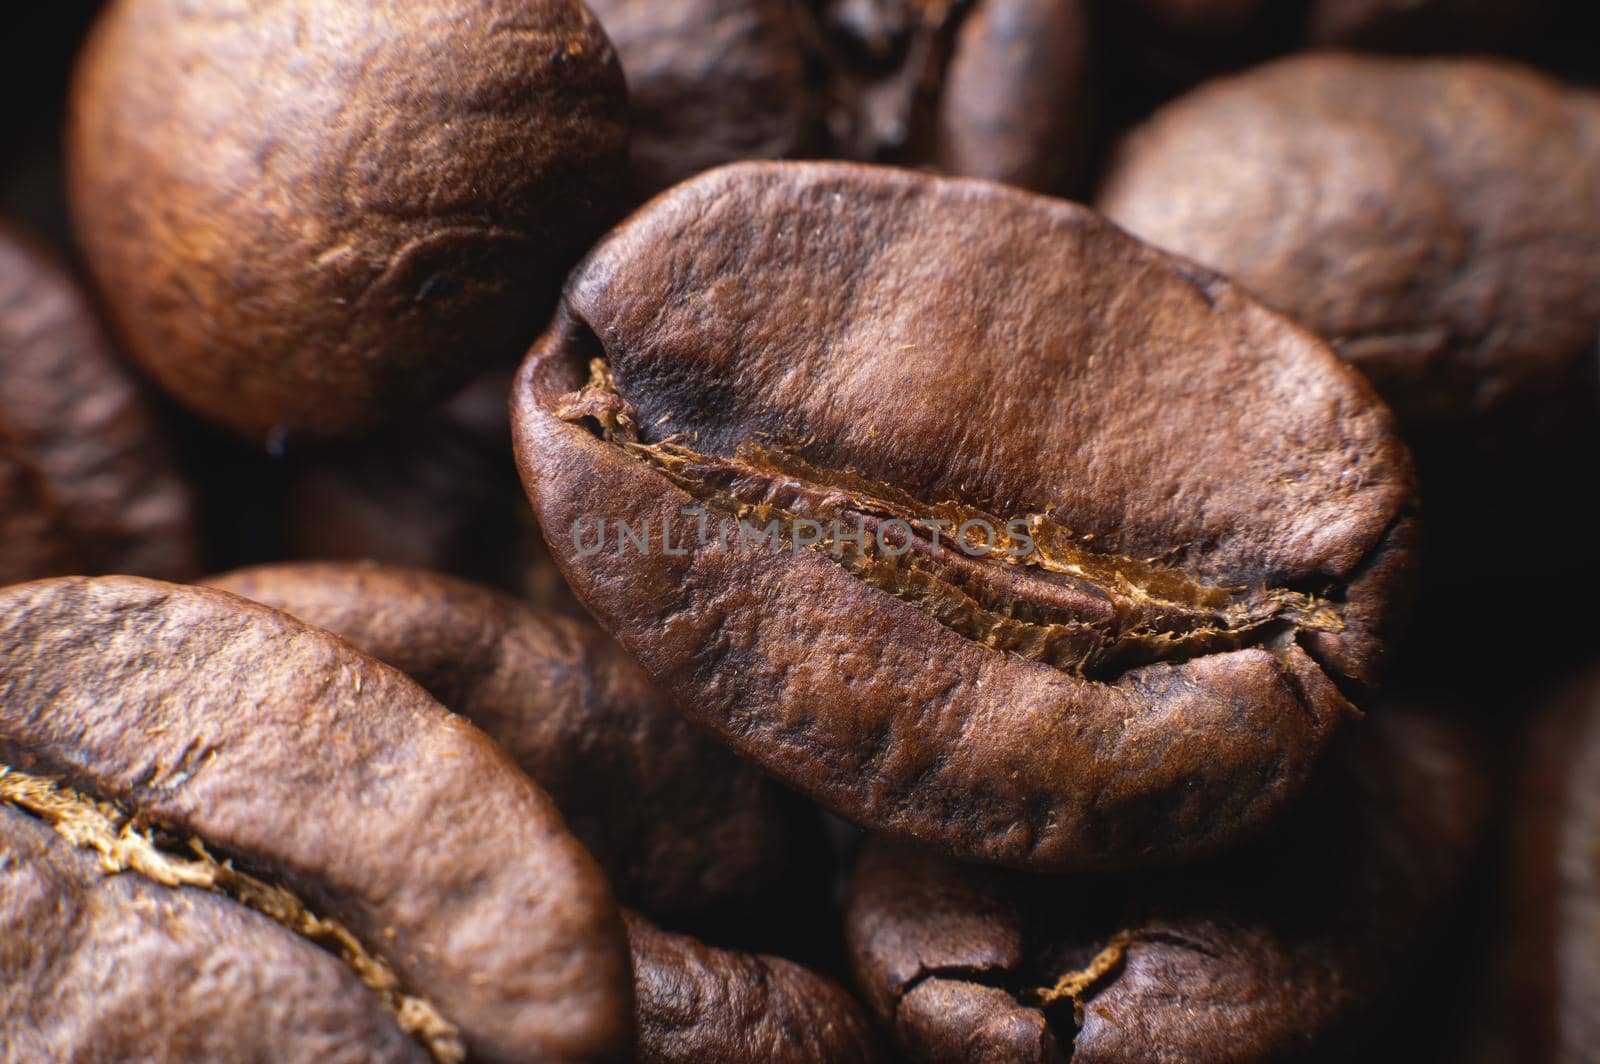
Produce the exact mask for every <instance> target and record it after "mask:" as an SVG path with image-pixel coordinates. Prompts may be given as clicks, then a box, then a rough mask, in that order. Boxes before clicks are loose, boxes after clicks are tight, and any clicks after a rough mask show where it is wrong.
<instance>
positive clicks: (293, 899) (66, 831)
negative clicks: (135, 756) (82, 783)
mask: <svg viewBox="0 0 1600 1064" xmlns="http://www.w3.org/2000/svg"><path fill="white" fill-rule="evenodd" d="M0 803H3V804H5V805H9V806H11V807H12V808H15V809H18V810H21V811H22V812H24V813H27V814H30V815H32V816H34V817H36V818H38V819H40V820H43V821H45V822H46V823H48V824H49V825H50V826H51V827H52V828H54V829H55V831H56V833H57V834H58V835H60V836H61V837H62V838H63V839H65V840H66V841H67V842H69V843H71V844H72V845H74V846H78V847H82V848H84V849H90V850H93V851H95V852H96V853H97V854H99V858H100V860H99V864H100V868H101V870H102V871H104V872H105V873H106V874H107V875H117V874H120V873H122V872H134V873H137V874H138V875H141V876H144V877H145V878H146V879H149V880H152V881H153V882H156V883H159V884H161V885H162V886H166V887H194V888H197V889H200V890H206V891H211V892H213V893H217V894H222V895H225V896H226V897H229V898H231V899H233V900H234V901H236V902H238V903H239V904H241V905H243V906H245V907H246V908H248V909H251V910H253V911H255V912H258V913H260V914H261V915H263V916H265V917H267V918H268V919H270V920H272V921H273V922H274V923H276V924H278V925H279V926H281V927H284V928H286V929H288V930H289V931H291V932H293V933H294V934H296V935H299V936H300V937H301V938H304V939H307V940H308V941H310V942H312V943H314V944H316V945H317V946H320V947H321V948H323V949H325V950H327V951H328V952H330V953H332V954H334V955H336V956H337V957H339V959H340V960H342V961H343V962H344V963H345V964H346V965H347V966H348V967H349V968H350V969H351V971H353V972H355V974H356V977H357V978H359V979H360V980H361V983H362V985H363V986H365V987H366V988H367V989H368V990H370V991H372V992H373V993H374V994H376V995H377V996H378V998H379V999H380V1000H381V1001H382V1002H383V1004H384V1006H385V1007H386V1008H387V1009H388V1010H389V1011H390V1012H391V1013H392V1014H393V1015H394V1018H395V1022H396V1024H398V1025H399V1027H400V1029H401V1030H403V1031H405V1032H406V1033H407V1034H409V1035H411V1036H412V1037H413V1038H415V1039H416V1040H417V1041H418V1042H420V1043H421V1044H422V1045H423V1046H424V1048H426V1049H427V1050H428V1053H429V1054H430V1055H431V1056H432V1057H433V1059H434V1060H436V1061H438V1062H439V1064H461V1062H463V1061H465V1060H466V1046H465V1045H464V1043H463V1042H462V1040H461V1033H460V1032H459V1031H458V1030H457V1029H456V1027H455V1025H454V1024H452V1023H450V1021H449V1020H447V1019H445V1018H444V1016H443V1015H441V1014H440V1012H439V1010H438V1009H437V1008H435V1007H434V1006H433V1005H432V1004H431V1003H430V1002H428V1001H426V1000H425V999H423V998H420V997H416V996H414V995H411V994H407V993H405V992H404V991H403V990H402V989H401V987H400V980H399V978H398V977H397V976H396V975H395V973H394V969H393V968H391V967H390V966H389V963H388V962H387V961H385V960H384V959H383V958H382V957H381V956H379V955H377V954H376V953H373V952H372V951H371V950H369V949H368V948H367V947H366V946H365V945H363V944H362V943H361V941H360V940H359V939H357V938H356V936H355V935H353V934H351V933H350V931H349V930H348V929H347V928H345V927H344V926H343V925H341V924H339V923H338V922H337V921H334V920H329V919H326V918H324V917H321V916H318V915H316V914H315V913H313V912H312V911H311V910H310V909H309V908H307V907H306V904H305V902H303V901H302V900H301V899H300V898H299V897H298V896H297V895H295V893H294V892H293V891H290V890H289V889H288V888H286V887H283V886H280V885H278V884H275V883H270V882H268V881H266V880H264V879H259V878H257V877H256V876H253V875H251V874H249V873H247V872H243V871H240V870H239V869H238V868H235V867H234V865H233V863H232V862H231V861H219V860H217V858H215V857H214V856H212V855H211V853H210V852H209V851H208V850H207V848H206V846H205V843H204V842H203V841H201V840H200V839H198V838H190V839H188V840H187V846H186V847H185V844H184V842H183V841H182V840H181V839H180V838H179V837H178V836H176V835H175V834H173V833H172V832H170V831H166V830H164V829H162V828H160V827H159V826H156V825H151V824H147V823H144V822H143V821H142V819H141V818H140V817H137V816H134V815H130V814H129V813H128V812H126V811H125V810H123V809H121V808H120V807H118V806H117V805H116V804H115V803H113V802H107V801H102V800H100V799H97V798H94V797H92V796H90V795H87V794H84V793H82V792H80V791H77V790H73V789H72V788H70V787H66V786H63V785H62V784H60V783H58V782H56V781H54V780H50V779H47V778H45V777H42V776H35V775H32V774H30V773H26V772H19V771H18V770H16V769H14V768H12V767H11V766H9V765H0ZM185 848H187V849H188V850H190V851H191V852H192V853H193V856H184V855H183V853H182V851H183V849H185Z"/></svg>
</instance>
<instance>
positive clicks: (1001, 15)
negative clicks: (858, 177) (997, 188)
mask: <svg viewBox="0 0 1600 1064" xmlns="http://www.w3.org/2000/svg"><path fill="white" fill-rule="evenodd" d="M1085 6H1086V5H1085V4H1084V3H1083V2H1082V0H980V2H977V3H970V4H968V3H961V4H954V3H930V4H922V3H910V4H906V3H896V2H888V3H879V2H874V0H868V2H864V3H863V2H857V0H821V2H819V3H816V4H814V5H812V6H811V8H809V9H807V8H801V9H799V10H803V11H807V12H809V14H810V17H809V18H807V19H805V20H804V21H803V24H802V25H803V29H804V30H805V39H806V40H807V41H808V42H809V43H810V45H811V47H812V49H813V52H814V58H813V65H814V66H815V67H816V68H817V69H818V71H819V72H820V73H819V78H820V80H821V83H822V85H821V93H822V108H823V111H824V115H825V119H826V122H827V126H828V131H829V137H830V140H831V142H832V149H833V153H834V154H836V155H838V156H841V157H843V158H847V159H856V160H861V161H864V162H892V163H899V164H903V165H919V166H929V165H937V166H938V167H939V168H940V169H942V170H944V171H946V172H948V173H952V174H956V175H961V176H971V177H986V178H991V179H994V180H1000V181H1008V182H1012V183H1015V184H1019V185H1023V186H1025V187H1028V188H1034V189H1038V190H1040V191H1062V190H1063V189H1064V187H1065V186H1067V185H1068V184H1070V182H1071V181H1072V180H1073V179H1074V178H1075V177H1076V176H1077V175H1078V173H1079V171H1080V170H1081V168H1082V162H1083V154H1084V151H1085V149H1086V144H1087V133H1088V131H1089V127H1090V116H1091V112H1092V108H1091V107H1089V106H1088V96H1089V93H1088V85H1087V80H1086V78H1085V76H1084V75H1085V69H1086V66H1087V58H1088V53H1089V33H1088V18H1087V13H1086V11H1085Z"/></svg>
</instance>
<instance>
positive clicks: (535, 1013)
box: [0, 577, 630, 1061]
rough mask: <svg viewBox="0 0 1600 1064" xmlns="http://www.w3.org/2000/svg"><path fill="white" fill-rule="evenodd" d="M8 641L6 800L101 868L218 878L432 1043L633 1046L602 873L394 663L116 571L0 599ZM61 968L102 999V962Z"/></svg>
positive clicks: (548, 807)
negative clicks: (335, 958)
mask: <svg viewBox="0 0 1600 1064" xmlns="http://www.w3.org/2000/svg"><path fill="white" fill-rule="evenodd" d="M0 647H3V648H4V653H3V655H0V692H3V697H0V762H3V763H4V764H5V765H6V766H7V768H8V771H7V773H6V774H5V775H3V776H0V795H3V796H4V798H5V801H6V802H7V804H10V805H12V806H13V807H15V808H18V809H20V810H21V811H23V812H28V813H31V814H33V815H35V816H39V817H42V818H43V819H45V820H47V821H49V822H51V823H52V824H53V825H54V826H55V827H56V830H57V831H58V832H60V833H61V834H62V835H63V837H64V838H66V839H67V840H68V841H71V842H73V843H75V844H76V845H78V846H87V847H90V848H93V849H95V850H97V851H98V852H99V854H100V857H101V859H102V865H103V866H104V867H105V868H106V869H107V870H108V871H109V870H112V869H126V870H127V871H128V872H129V873H131V874H138V875H143V876H145V877H146V878H150V879H152V880H155V881H157V882H160V883H162V884H163V885H165V886H168V887H177V886H193V887H199V888H205V889H208V890H212V891H216V892H218V893H219V894H222V895H225V896H227V897H229V898H232V899H233V900H234V901H237V902H242V903H244V904H245V905H247V906H248V907H249V908H253V909H256V910H257V911H258V912H263V913H264V914H266V915H268V916H271V917H273V918H274V919H276V920H277V921H278V922H279V923H282V924H284V925H285V926H286V927H290V928H292V929H294V930H295V931H297V932H298V933H300V934H302V935H304V936H306V937H309V938H312V939H314V940H316V941H318V942H319V943H320V944H322V945H324V946H325V947H326V948H330V949H333V950H335V952H337V953H339V954H340V955H341V956H343V957H344V958H345V960H346V961H347V963H349V964H350V965H351V967H352V968H354V969H355V970H356V971H357V974H358V975H361V976H362V980H363V982H365V983H366V984H367V986H368V987H369V988H373V989H374V990H375V992H378V993H379V994H380V996H381V997H382V998H383V1000H384V1001H385V1002H386V1003H387V1004H388V1005H389V1006H390V1007H391V1008H393V1009H394V1010H395V1012H396V1014H397V1022H398V1023H399V1024H400V1025H401V1026H402V1027H404V1028H405V1029H408V1030H411V1031H413V1032H415V1033H417V1034H418V1036H419V1038H422V1039H423V1040H425V1041H426V1042H427V1043H428V1044H429V1045H430V1047H431V1048H433V1050H434V1052H435V1055H436V1057H438V1058H439V1059H441V1060H448V1059H459V1057H460V1049H461V1047H462V1046H464V1047H465V1049H466V1050H467V1051H469V1052H470V1053H471V1054H472V1057H473V1058H474V1059H481V1060H491V1061H521V1060H602V1059H606V1060H609V1059H616V1058H619V1057H621V1056H622V1055H624V1053H625V1051H626V1048H627V1045H628V1042H629V1033H630V1030H629V1005H630V998H629V988H628V978H629V976H628V965H627V958H626V953H625V943H624V940H623V930H622V926H621V922H620V920H619V918H618V914H617V910H616V908H615V905H614V903H613V902H612V900H611V896H610V891H609V889H608V887H607V885H606V883H605V880H604V878H603V876H602V875H601V873H600V870H599V869H598V868H597V867H596V866H595V864H594V862H593V861H592V859H591V858H590V857H589V855H588V854H587V853H586V852H584V850H583V848H582V847H581V846H580V845H579V844H578V842H577V841H576V840H575V839H573V838H572V836H570V835H569V834H568V833H567V831H566V829H565V828H564V827H563V825H562V822H561V818H560V815H559V814H558V813H557V812H556V810H555V807H554V806H553V805H552V804H551V803H550V800H549V799H548V798H546V797H545V795H544V793H543V792H542V791H540V790H539V789H538V788H537V787H535V786H534V785H533V784H532V783H531V782H530V781H528V779H527V778H526V777H525V776H524V775H523V774H522V773H521V772H519V771H518V770H517V769H516V767H515V766H514V765H513V764H512V763H511V762H510V760H509V759H508V758H507V757H506V756H505V754H504V753H503V752H502V751H501V750H500V749H499V748H498V747H496V746H495V745H494V744H493V743H492V742H490V741H489V740H488V739H487V738H486V737H485V736H483V735H482V734H481V733H480V732H478V731H477V730H476V729H475V728H472V727H471V726H469V725H468V724H466V723H465V722H464V721H462V720H461V719H460V718H459V717H456V716H454V715H453V714H451V713H449V712H448V711H447V710H445V709H444V708H443V707H442V706H440V705H438V704H437V703H436V702H434V701H433V700H432V699H430V698H429V697H428V696H427V695H426V694H424V693H423V691H422V690H421V689H420V688H418V687H417V686H416V685H415V684H414V683H412V682H411V681H410V680H408V679H406V678H405V677H404V676H403V675H401V674H400V673H399V672H397V671H395V670H393V669H391V668H389V667H388V666H386V665H382V664H380V663H378V662H376V661H374V660H372V659H370V658H368V657H366V656H365V655H363V654H360V653H358V652H357V651H356V650H355V649H354V648H353V647H351V646H350V645H349V644H348V643H346V642H344V641H343V640H340V639H337V638H334V637H333V636H330V635H329V634H327V633H326V632H322V631H319V630H317V629H313V628H309V627H307V626H305V625H303V624H301V623H300V622H299V621H296V620H294V619H293V618H290V617H288V616H287V615H285V614H281V613H278V612H277V611H275V610H269V609H267V608H265V607H262V606H258V605H256V604H254V603H250V602H246V601H245V600H243V599H240V598H237V597H235V596H233V595H229V594H225V593H223V592H220V591H213V590H209V589H202V588H185V587H179V586H177V585H171V584H162V583H156V582H153V581H147V580H140V579H136V578H131V577H107V578H101V579H96V580H89V579H82V578H64V579H58V580H50V581H43V582H39V583H33V584H22V585H18V586H15V587H11V588H7V589H5V590H4V591H0ZM191 840H193V841H192V842H191ZM329 921H331V923H329ZM52 945H54V946H56V947H57V948H61V949H66V948H68V946H69V943H67V942H59V943H52ZM91 956H93V955H92V954H91ZM74 978H75V979H79V980H83V979H88V980H91V981H90V982H86V983H76V984H74V991H73V992H74V993H75V994H82V995H83V996H84V999H85V1002H86V1004H85V1005H84V1006H83V1007H84V1008H85V1009H88V1010H90V1012H89V1014H90V1015H92V1014H93V1013H92V1009H93V1005H94V1002H95V1001H96V1000H97V994H98V993H99V991H98V990H97V989H96V988H97V986H98V984H97V983H96V982H94V981H93V980H94V979H95V972H94V971H93V970H91V971H79V972H77V973H76V974H75V976H74ZM121 978H126V979H137V978H139V975H138V972H137V971H133V972H124V973H121ZM170 1007H172V1008H180V1007H181V999H178V1000H177V1001H176V1002H175V1003H174V1004H173V1005H171V1006H170ZM183 1020H184V1018H183V1017H182V1016H181V1015H172V1016H164V1017H160V1018H159V1022H158V1020H155V1019H153V1020H152V1021H151V1022H152V1023H154V1024H156V1027H157V1028H158V1029H159V1028H160V1027H162V1026H164V1025H169V1024H181V1023H182V1022H183ZM12 1027H13V1024H11V1023H10V1022H7V1023H0V1029H10V1028H12ZM41 1035H43V1036H46V1037H47V1033H46V1032H41Z"/></svg>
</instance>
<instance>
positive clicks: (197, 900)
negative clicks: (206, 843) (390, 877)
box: [0, 778, 428, 1064]
mask: <svg viewBox="0 0 1600 1064" xmlns="http://www.w3.org/2000/svg"><path fill="white" fill-rule="evenodd" d="M3 785H4V779H3V778H0V786H3ZM0 973H3V974H4V977H5V978H4V980H3V981H0V1018H3V1019H4V1023H3V1024H0V1058H3V1059H5V1060H8V1061H29V1060H32V1061H45V1060H59V1061H66V1060H84V1061H88V1060H228V1061H240V1062H245V1061H259V1062H260V1064H272V1062H275V1061H306V1062H308V1064H309V1062H313V1061H315V1062H323V1061H349V1062H355V1061H409V1062H415V1064H423V1062H425V1061H427V1060H428V1055H427V1053H426V1051H425V1050H424V1049H423V1047H422V1046H421V1045H419V1044H418V1043H417V1042H416V1041H415V1040H414V1039H411V1038H408V1037H407V1036H406V1035H405V1033H404V1032H403V1031H401V1030H400V1028H399V1026H398V1025H397V1024H396V1023H395V1020H394V1016H393V1015H392V1014H391V1013H390V1012H389V1011H388V1010H386V1009H385V1008H384V1005H383V1001H382V999H381V998H380V997H379V996H378V995H377V994H375V993H373V992H372V991H371V990H368V989H367V988H366V987H365V986H363V985H362V984H361V980H360V979H359V978H358V977H357V975H356V973H355V972H354V971H352V970H351V968H350V967H349V966H347V965H346V964H345V963H344V962H343V961H342V960H340V959H339V958H338V957H337V956H335V955H334V954H333V953H330V952H328V951H326V950H324V949H320V948H318V947H317V946H314V945H312V944H311V943H310V942H308V941H307V940H306V939H303V938H301V937H300V936H299V935H296V934H295V933H294V932H292V931H290V930H288V929H286V928H284V927H283V926H281V925H280V924H277V923H274V922H273V920H272V919H271V918H269V917H267V916H264V915H262V914H260V913H257V912H255V911H253V910H251V909H248V908H246V907H245V906H243V905H239V904H235V903H234V902H232V901H230V900H227V899H226V898H225V897H223V896H219V895H218V894H215V893H212V892H209V891H206V890H202V889H198V888H195V887H189V886H168V885H164V884H162V883H159V882H157V881H155V880H152V879H148V878H146V877H145V876H143V875H140V874H137V873H128V874H124V875H108V874H107V870H106V868H105V866H104V864H103V863H102V861H101V858H100V857H99V855H97V854H95V853H93V851H91V850H88V849H83V848H80V847H79V846H76V845H74V844H73V843H71V842H68V841H67V840H66V839H65V838H64V837H63V836H62V835H61V834H60V833H58V832H57V831H55V830H52V828H51V827H50V826H48V824H46V823H45V822H44V821H42V820H39V819H37V818H35V817H33V816H29V815H26V814H24V813H21V812H19V811H17V809H16V808H15V807H13V806H10V805H5V804H0Z"/></svg>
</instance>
